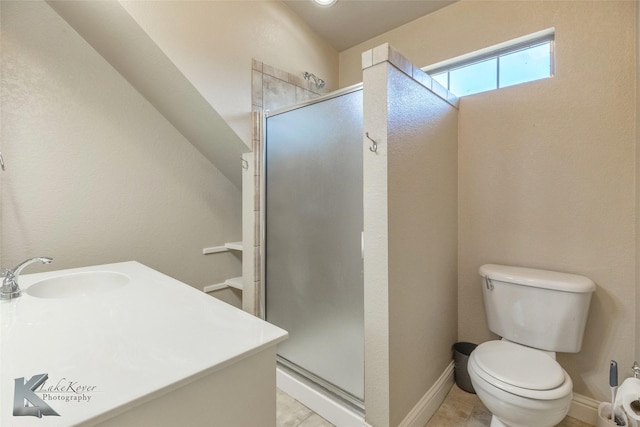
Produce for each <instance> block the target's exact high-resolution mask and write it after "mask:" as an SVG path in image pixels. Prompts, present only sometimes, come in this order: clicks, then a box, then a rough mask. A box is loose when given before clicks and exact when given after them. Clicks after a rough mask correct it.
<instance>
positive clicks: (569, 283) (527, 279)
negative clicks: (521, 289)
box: [480, 264, 596, 293]
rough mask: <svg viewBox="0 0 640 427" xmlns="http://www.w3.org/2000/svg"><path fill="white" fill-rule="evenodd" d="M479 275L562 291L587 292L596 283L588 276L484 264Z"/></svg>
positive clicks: (591, 289) (590, 290)
mask: <svg viewBox="0 0 640 427" xmlns="http://www.w3.org/2000/svg"><path fill="white" fill-rule="evenodd" d="M480 275H481V276H482V277H485V278H487V277H488V278H489V279H492V280H497V281H500V282H506V283H515V284H517V285H524V286H534V287H538V288H544V289H553V290H557V291H564V292H575V293H588V292H593V291H595V290H596V284H595V283H593V280H591V279H589V278H588V277H584V276H579V275H577V274H568V273H558V272H556V271H547V270H538V269H535V268H524V267H512V266H508V265H497V264H485V265H483V266H481V267H480Z"/></svg>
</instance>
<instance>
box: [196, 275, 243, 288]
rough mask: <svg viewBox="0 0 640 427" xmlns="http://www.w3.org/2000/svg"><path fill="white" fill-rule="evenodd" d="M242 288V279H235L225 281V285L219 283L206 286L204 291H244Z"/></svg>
mask: <svg viewBox="0 0 640 427" xmlns="http://www.w3.org/2000/svg"><path fill="white" fill-rule="evenodd" d="M242 287H243V286H242V277H233V278H231V279H227V280H225V281H224V282H223V283H217V284H215V285H208V286H205V287H204V288H203V289H202V290H203V291H204V292H213V291H219V290H221V289H226V288H234V289H239V290H242Z"/></svg>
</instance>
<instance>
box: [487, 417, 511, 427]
mask: <svg viewBox="0 0 640 427" xmlns="http://www.w3.org/2000/svg"><path fill="white" fill-rule="evenodd" d="M489 427H509V426H508V425H506V424H505V423H503V422H502V421H500V420H499V419H498V417H496V416H495V415H491V424H489Z"/></svg>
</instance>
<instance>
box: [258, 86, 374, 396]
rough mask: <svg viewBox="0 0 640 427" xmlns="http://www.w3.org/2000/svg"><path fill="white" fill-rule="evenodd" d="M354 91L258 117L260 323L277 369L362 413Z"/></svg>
mask: <svg viewBox="0 0 640 427" xmlns="http://www.w3.org/2000/svg"><path fill="white" fill-rule="evenodd" d="M362 107H363V106H362V87H361V86H360V87H358V88H354V89H350V90H348V91H342V92H339V93H335V94H332V95H329V96H327V97H323V98H321V99H318V100H314V101H312V102H308V103H305V104H302V105H297V106H294V107H292V108H288V109H285V110H283V111H278V112H274V113H271V114H269V115H268V117H267V118H266V126H265V132H266V144H265V151H264V153H265V166H266V167H265V171H266V173H265V183H266V199H265V208H266V214H265V220H266V222H265V225H266V230H267V238H266V241H265V244H266V268H265V274H266V276H265V277H266V284H267V286H266V296H265V303H266V319H267V320H268V321H269V322H271V323H274V324H276V325H279V326H280V327H282V328H284V329H286V330H287V331H289V335H290V337H291V338H292V339H289V340H287V341H286V342H284V343H282V345H281V346H280V347H279V349H278V353H279V358H280V362H281V363H282V364H283V365H285V366H287V367H288V368H289V369H292V370H294V371H296V372H298V373H301V374H303V375H305V376H307V377H309V378H313V379H314V381H315V382H316V383H318V384H321V385H322V386H323V387H325V388H327V389H328V390H330V391H331V392H333V393H335V394H336V395H339V396H341V397H342V398H343V399H345V400H346V401H348V402H349V403H351V404H352V405H355V406H356V407H359V408H362V407H363V401H364V289H363V269H362V231H363V223H362V222H363V208H362V179H363V176H362V149H361V139H362Z"/></svg>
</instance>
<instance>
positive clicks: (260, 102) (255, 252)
mask: <svg viewBox="0 0 640 427" xmlns="http://www.w3.org/2000/svg"><path fill="white" fill-rule="evenodd" d="M251 67H252V70H251V89H252V91H251V103H252V114H253V120H252V122H253V133H252V146H253V147H252V149H253V151H252V152H251V153H248V154H247V155H245V157H243V159H244V160H245V161H243V168H244V169H245V170H244V173H245V174H247V175H250V176H247V177H245V178H244V179H243V189H242V191H243V211H244V213H243V243H244V251H243V267H242V275H243V279H244V292H243V298H242V308H243V309H244V310H245V311H248V312H249V313H252V314H254V315H256V316H260V317H263V316H264V307H262V305H261V301H262V295H261V292H262V291H261V289H262V276H261V261H262V260H261V248H260V233H261V231H262V230H261V222H260V221H261V217H262V215H261V208H262V206H261V194H260V188H261V184H262V183H261V179H262V131H263V129H262V125H263V113H264V112H267V111H274V110H277V109H280V108H284V107H287V106H290V105H294V104H297V103H300V102H304V101H308V100H310V99H313V98H317V97H318V96H320V95H322V94H323V92H321V90H320V89H318V88H316V86H315V84H314V83H313V82H310V81H307V80H305V79H304V78H303V77H302V75H300V76H297V75H293V74H290V73H287V72H286V71H282V70H278V69H276V68H274V67H272V66H270V65H267V64H264V63H262V62H260V61H257V60H255V59H254V60H253V61H252V65H251Z"/></svg>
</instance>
